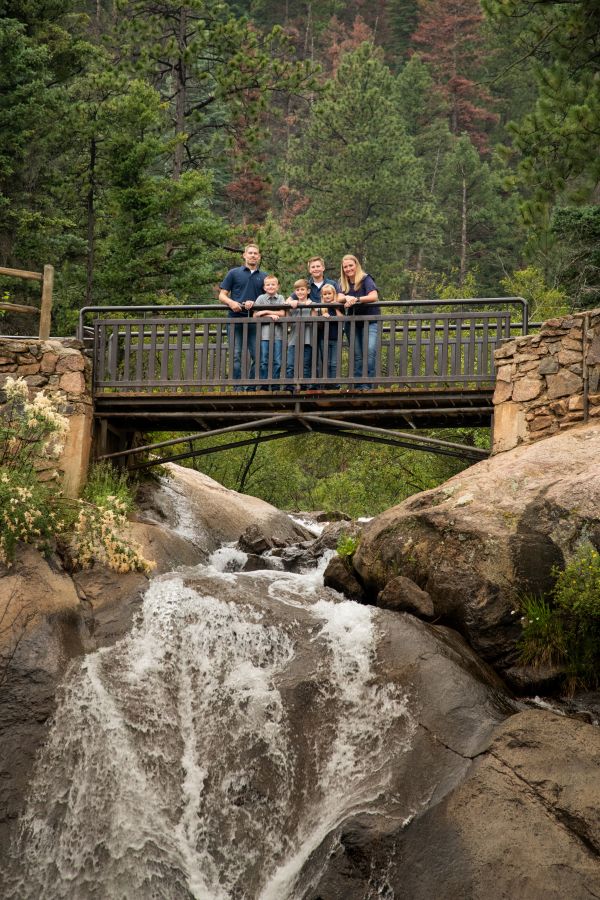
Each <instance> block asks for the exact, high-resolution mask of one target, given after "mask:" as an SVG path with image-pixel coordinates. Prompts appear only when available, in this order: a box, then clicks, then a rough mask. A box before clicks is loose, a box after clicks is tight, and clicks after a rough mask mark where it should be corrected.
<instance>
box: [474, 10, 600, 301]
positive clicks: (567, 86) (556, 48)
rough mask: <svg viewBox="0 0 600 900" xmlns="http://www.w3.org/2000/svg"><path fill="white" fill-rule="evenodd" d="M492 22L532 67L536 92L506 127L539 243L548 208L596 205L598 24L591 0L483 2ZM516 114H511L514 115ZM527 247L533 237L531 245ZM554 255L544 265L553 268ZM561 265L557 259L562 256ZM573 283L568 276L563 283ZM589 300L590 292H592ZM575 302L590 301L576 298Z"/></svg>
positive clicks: (599, 161) (527, 214)
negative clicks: (510, 38)
mask: <svg viewBox="0 0 600 900" xmlns="http://www.w3.org/2000/svg"><path fill="white" fill-rule="evenodd" d="M483 7H484V8H485V9H486V11H487V13H488V15H489V16H490V18H491V20H492V23H493V25H494V26H496V27H497V26H500V28H503V29H509V30H510V31H511V33H513V34H514V35H515V45H514V49H513V54H514V55H515V56H516V57H518V58H520V59H521V60H524V61H525V63H524V64H525V65H526V66H527V68H530V67H531V66H532V62H531V61H532V60H533V69H532V74H533V77H532V79H531V81H532V84H533V85H535V88H536V96H535V97H534V98H532V99H531V105H530V106H529V108H528V109H523V107H522V106H521V107H517V108H516V109H515V112H514V113H513V121H512V123H511V124H510V132H511V136H512V148H511V150H512V154H513V160H512V162H513V165H514V166H516V177H515V178H514V181H513V183H514V184H515V185H516V186H517V187H518V189H519V190H520V192H521V209H522V212H523V216H524V219H525V221H526V222H527V223H528V225H529V226H530V230H532V231H533V232H534V233H535V235H536V236H537V238H538V241H539V242H541V243H542V244H543V243H545V242H547V240H548V237H549V235H548V233H547V228H548V220H549V218H550V215H549V212H550V214H551V211H552V206H553V205H554V204H557V205H558V206H566V205H575V206H577V205H579V204H580V203H586V202H588V203H596V202H597V185H598V181H599V179H600V155H599V154H598V130H599V128H600V80H599V79H598V57H597V52H596V47H597V44H598V39H599V37H600V22H599V19H598V10H597V4H596V3H595V2H594V0H574V2H570V3H561V2H559V0H556V2H553V0H547V2H543V3H529V2H527V0H483ZM515 113H516V114H515ZM529 244H530V250H531V249H532V248H533V244H534V242H533V241H530V242H529ZM553 262H554V260H553V257H552V255H549V254H548V253H546V254H545V258H544V263H545V264H546V263H547V264H548V265H549V266H550V267H553ZM559 262H560V260H559ZM566 285H567V286H568V288H569V289H570V288H571V285H570V283H569V279H567V281H566ZM590 300H591V297H590ZM577 302H578V305H583V306H585V305H587V303H586V302H585V301H584V302H583V303H581V300H580V299H578V300H577Z"/></svg>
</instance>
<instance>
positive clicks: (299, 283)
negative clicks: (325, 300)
mask: <svg viewBox="0 0 600 900" xmlns="http://www.w3.org/2000/svg"><path fill="white" fill-rule="evenodd" d="M294 287H295V288H299V287H303V288H306V290H307V291H308V290H309V288H310V285H309V283H308V281H307V280H306V278H299V279H298V280H297V281H295V282H294Z"/></svg>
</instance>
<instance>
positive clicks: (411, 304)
mask: <svg viewBox="0 0 600 900" xmlns="http://www.w3.org/2000/svg"><path fill="white" fill-rule="evenodd" d="M332 305H334V304H327V303H315V304H313V306H314V307H315V308H316V309H320V308H322V307H327V306H332ZM335 305H336V306H338V305H340V304H335ZM362 305H364V306H367V305H370V304H362ZM378 305H379V306H384V307H386V308H387V307H400V308H413V309H414V310H415V313H416V314H418V312H417V311H418V308H419V307H425V308H427V309H429V308H432V307H447V306H452V305H459V306H493V307H494V308H498V306H500V305H502V306H520V307H521V310H522V318H521V321H520V322H515V323H514V324H513V326H512V327H514V328H518V327H519V326H521V333H522V334H527V333H528V331H529V304H528V302H527V300H525V298H524V297H465V298H458V297H457V298H452V299H447V300H440V299H436V300H380V301H379V304H378ZM269 308H270V309H290V307H289V306H288V305H287V304H277V305H275V304H273V306H271V307H269ZM215 311H216V312H219V313H221V314H222V315H223V316H225V315H226V309H225V307H224V305H223V304H220V303H218V302H216V301H215V302H213V303H180V304H173V305H164V306H155V305H140V306H137V305H128V306H84V307H82V308H81V309H80V311H79V322H78V325H77V337H78V338H79V339H80V340H83V338H84V329H85V317H86V316H88V315H91V314H92V313H103V314H108V313H146V312H152V313H154V314H157V313H158V314H160V313H161V312H165V313H173V312H215Z"/></svg>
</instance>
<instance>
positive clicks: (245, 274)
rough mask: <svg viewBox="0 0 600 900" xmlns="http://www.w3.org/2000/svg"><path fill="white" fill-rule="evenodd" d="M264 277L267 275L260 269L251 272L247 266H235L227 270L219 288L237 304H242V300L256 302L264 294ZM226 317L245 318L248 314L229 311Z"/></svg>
mask: <svg viewBox="0 0 600 900" xmlns="http://www.w3.org/2000/svg"><path fill="white" fill-rule="evenodd" d="M266 275H267V273H266V272H261V270H260V269H255V270H254V272H252V271H251V270H250V269H249V268H248V266H236V267H235V268H234V269H230V270H229V272H228V273H227V275H226V276H225V278H224V279H223V281H222V282H221V284H220V288H221V289H222V290H224V291H229V296H230V297H231V299H232V300H236V301H237V303H243V302H244V300H256V299H257V298H258V297H260V295H261V294H264V292H265V290H264V288H265V277H266ZM228 315H229V318H231V319H240V318H247V316H248V312H247V311H246V310H244V312H241V313H239V312H233V310H231V309H230V310H229V313H228Z"/></svg>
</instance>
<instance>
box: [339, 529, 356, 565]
mask: <svg viewBox="0 0 600 900" xmlns="http://www.w3.org/2000/svg"><path fill="white" fill-rule="evenodd" d="M357 547H358V538H357V537H352V535H349V534H341V535H340V536H339V539H338V542H337V547H336V550H337V553H338V556H341V557H342V559H345V560H347V561H348V562H352V557H353V556H354V554H355V553H356V548H357Z"/></svg>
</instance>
